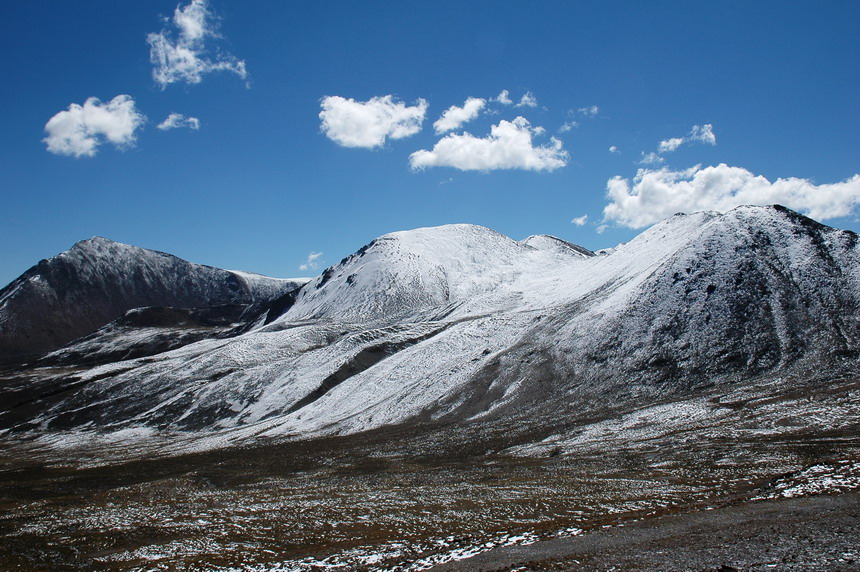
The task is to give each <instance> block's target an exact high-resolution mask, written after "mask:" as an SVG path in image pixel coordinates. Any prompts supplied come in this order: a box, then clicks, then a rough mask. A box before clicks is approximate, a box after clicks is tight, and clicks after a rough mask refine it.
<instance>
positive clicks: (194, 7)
mask: <svg viewBox="0 0 860 572" xmlns="http://www.w3.org/2000/svg"><path fill="white" fill-rule="evenodd" d="M173 25H174V26H175V27H176V28H177V30H178V34H177V37H176V40H173V38H172V34H171V33H170V32H169V31H167V30H162V31H161V32H159V33H157V34H155V33H152V34H149V35H148V36H147V37H146V42H147V43H148V44H149V60H150V62H152V64H153V66H154V67H153V69H152V78H153V79H154V80H155V82H156V83H158V85H160V86H161V89H164V88H166V87H167V86H168V85H170V84H171V83H176V82H182V81H184V82H185V83H189V84H196V83H200V82H201V81H202V79H203V75H205V74H207V73H211V72H215V71H229V72H233V73H235V74H236V75H238V76H239V77H240V78H242V79H245V78H246V77H247V76H248V72H247V69H246V68H245V62H244V60H239V59H237V58H236V57H234V56H233V55H231V54H229V53H221V52H219V53H217V54H216V55H215V57H214V58H210V57H209V56H208V54H207V49H206V45H205V40H206V39H207V38H219V37H220V36H219V34H218V31H217V24H216V22H214V17H213V15H212V13H211V12H210V11H209V8H208V6H207V0H191V3H190V4H188V5H187V6H185V7H182V6H177V7H176V10H175V11H174V13H173Z"/></svg>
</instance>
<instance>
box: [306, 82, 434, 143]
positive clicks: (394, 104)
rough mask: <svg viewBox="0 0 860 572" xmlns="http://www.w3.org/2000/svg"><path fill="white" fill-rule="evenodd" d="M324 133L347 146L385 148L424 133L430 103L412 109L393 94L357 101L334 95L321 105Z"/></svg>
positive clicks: (417, 103)
mask: <svg viewBox="0 0 860 572" xmlns="http://www.w3.org/2000/svg"><path fill="white" fill-rule="evenodd" d="M320 107H322V111H321V112H320V120H321V121H322V126H321V129H322V132H323V133H325V135H326V137H328V138H329V139H331V140H332V141H334V142H335V143H337V144H338V145H341V146H343V147H364V148H367V149H372V148H374V147H381V146H382V145H384V144H385V141H386V139H389V138H390V139H402V138H403V137H409V136H410V135H415V134H416V133H418V132H419V131H421V124H422V123H423V122H424V116H425V115H426V113H427V102H426V101H424V100H423V99H419V100H418V101H417V102H416V104H415V105H412V106H408V105H406V104H405V103H403V102H401V101H395V100H394V97H393V96H391V95H385V96H381V97H374V98H371V99H370V100H369V101H355V100H354V99H351V98H350V99H346V98H343V97H340V96H339V95H330V96H326V97H324V98H323V99H322V102H321V103H320Z"/></svg>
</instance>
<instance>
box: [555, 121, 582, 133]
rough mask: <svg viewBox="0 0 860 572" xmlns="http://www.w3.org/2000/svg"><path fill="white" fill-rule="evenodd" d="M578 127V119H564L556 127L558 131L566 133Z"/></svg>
mask: <svg viewBox="0 0 860 572" xmlns="http://www.w3.org/2000/svg"><path fill="white" fill-rule="evenodd" d="M577 127H579V122H578V121H566V122H564V123H562V125H561V127H559V128H558V132H559V133H567V132H568V131H571V130H573V129H575V128H577Z"/></svg>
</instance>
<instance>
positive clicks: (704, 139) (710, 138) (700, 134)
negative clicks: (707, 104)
mask: <svg viewBox="0 0 860 572" xmlns="http://www.w3.org/2000/svg"><path fill="white" fill-rule="evenodd" d="M687 139H688V140H689V141H699V142H700V143H707V144H709V145H716V144H717V136H716V135H714V126H713V125H711V124H710V123H706V124H705V125H702V126H701V127H700V126H698V125H693V129H692V130H691V131H690V135H689V136H688V137H687Z"/></svg>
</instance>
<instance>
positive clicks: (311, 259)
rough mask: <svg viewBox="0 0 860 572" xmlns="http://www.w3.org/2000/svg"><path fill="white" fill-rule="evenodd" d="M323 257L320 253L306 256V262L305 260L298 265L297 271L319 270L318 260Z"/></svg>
mask: <svg viewBox="0 0 860 572" xmlns="http://www.w3.org/2000/svg"><path fill="white" fill-rule="evenodd" d="M322 255H323V253H322V252H311V253H310V254H308V258H307V260H305V261H304V262H303V263H302V264H299V270H301V271H302V272H306V271H308V270H316V269H317V268H319V262H318V261H319V259H320V257H321V256H322Z"/></svg>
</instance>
